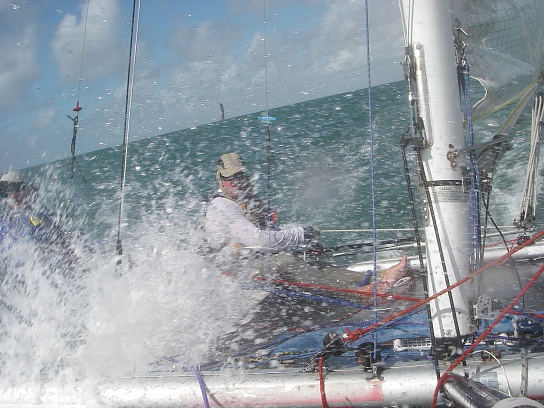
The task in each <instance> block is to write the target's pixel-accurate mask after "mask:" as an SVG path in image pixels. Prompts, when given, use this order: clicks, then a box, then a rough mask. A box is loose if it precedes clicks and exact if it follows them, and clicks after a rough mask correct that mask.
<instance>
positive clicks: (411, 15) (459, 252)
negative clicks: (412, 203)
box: [400, 0, 474, 343]
mask: <svg viewBox="0 0 544 408" xmlns="http://www.w3.org/2000/svg"><path fill="white" fill-rule="evenodd" d="M400 1H401V11H402V12H403V20H404V21H403V23H404V29H405V42H406V47H407V48H406V50H407V60H406V65H407V67H406V68H408V67H409V71H407V74H408V80H409V84H410V85H409V88H410V102H411V103H412V106H413V119H414V124H418V125H415V126H414V132H413V136H414V138H413V144H414V146H416V145H418V144H419V146H420V147H419V148H418V149H416V152H417V151H418V150H419V151H420V152H421V163H420V165H419V167H420V168H419V170H420V172H419V174H420V180H419V181H420V185H421V189H420V190H421V193H422V199H423V203H424V209H423V220H424V223H425V239H426V249H427V282H428V289H429V295H433V294H435V293H437V292H439V291H441V290H443V289H444V288H446V287H447V286H448V283H449V284H450V285H451V284H453V283H455V282H457V281H458V280H460V279H462V278H464V277H466V276H467V275H468V274H469V271H470V268H469V247H470V245H469V243H470V236H469V203H468V201H469V200H468V193H465V192H464V191H463V185H462V184H463V183H462V174H461V168H462V167H464V163H463V159H462V158H459V160H458V162H459V163H458V164H459V165H458V166H456V165H452V162H450V160H448V158H447V155H448V152H450V151H451V150H452V148H454V149H463V148H464V147H465V142H464V131H463V114H462V110H461V103H460V96H459V84H458V78H457V68H456V67H457V59H456V51H455V47H454V36H453V30H452V17H451V8H450V3H449V1H445V0H400ZM418 142H419V143H418ZM421 170H423V171H421ZM425 187H426V188H425ZM429 199H430V201H431V202H432V207H431V206H429ZM433 213H434V214H433ZM472 296H473V294H472V291H471V290H470V288H469V287H468V286H467V284H465V285H462V286H460V287H459V288H456V289H454V290H452V291H451V295H450V294H444V295H442V296H440V297H439V298H437V299H436V300H435V301H433V302H432V303H431V305H430V306H431V315H432V321H433V329H434V336H435V338H436V339H437V340H438V341H439V342H440V341H441V342H442V343H444V342H445V343H448V342H449V340H451V341H452V342H453V343H455V338H457V337H458V336H460V337H463V336H465V335H467V334H469V333H472V332H473V331H474V327H473V325H472V324H471V321H472V319H471V307H470V298H471V297H472ZM452 304H453V305H454V308H455V312H454V313H452Z"/></svg>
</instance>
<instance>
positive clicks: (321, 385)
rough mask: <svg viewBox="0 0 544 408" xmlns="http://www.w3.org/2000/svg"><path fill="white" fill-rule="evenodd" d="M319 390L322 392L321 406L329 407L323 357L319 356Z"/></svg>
mask: <svg viewBox="0 0 544 408" xmlns="http://www.w3.org/2000/svg"><path fill="white" fill-rule="evenodd" d="M318 370H319V392H320V393H321V406H322V407H323V408H329V404H328V403H327V394H326V393H325V376H324V375H323V357H319V365H318Z"/></svg>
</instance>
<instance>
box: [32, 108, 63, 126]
mask: <svg viewBox="0 0 544 408" xmlns="http://www.w3.org/2000/svg"><path fill="white" fill-rule="evenodd" d="M57 116H58V114H57V111H56V109H54V108H48V109H42V110H40V111H39V112H38V116H37V117H36V120H35V121H34V123H33V124H32V127H33V128H34V129H43V128H45V127H47V126H50V125H51V124H53V122H54V120H56V119H57Z"/></svg>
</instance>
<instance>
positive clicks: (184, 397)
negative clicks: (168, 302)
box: [99, 354, 544, 408]
mask: <svg viewBox="0 0 544 408" xmlns="http://www.w3.org/2000/svg"><path fill="white" fill-rule="evenodd" d="M526 363H527V365H528V367H529V368H528V371H526V372H525V373H524V372H523V371H522V370H523V364H522V359H521V357H520V356H519V355H517V356H512V357H511V358H509V359H502V360H501V364H500V365H498V364H497V363H495V362H481V361H476V360H474V361H470V362H469V363H468V366H467V367H466V368H465V371H466V372H467V373H468V375H469V378H472V379H475V380H477V381H479V382H482V383H483V384H485V385H488V386H490V387H493V388H496V389H498V390H500V391H502V392H503V393H505V394H508V393H512V395H514V396H517V395H519V393H520V389H522V387H525V390H526V396H527V397H529V398H532V399H543V398H544V355H543V354H535V355H531V356H530V358H528V359H527V360H526ZM444 369H445V367H441V370H442V372H443V370H444ZM465 371H463V368H459V369H456V370H454V372H457V373H458V374H461V375H463V374H464V372H465ZM199 375H200V377H201V380H202V382H201V383H199V379H198V376H197V375H196V374H193V373H183V374H170V375H147V376H146V375H143V376H134V377H127V378H123V379H119V380H117V381H115V382H114V383H108V384H103V385H101V386H100V387H99V395H100V396H101V400H102V402H103V403H105V404H107V405H111V406H116V407H150V406H153V407H164V408H166V407H195V406H203V401H204V400H203V398H204V397H203V394H202V390H203V389H205V390H206V391H207V394H206V395H207V398H208V400H209V405H210V406H224V407H286V406H294V407H322V406H323V401H324V399H326V402H327V404H328V406H330V407H340V406H342V407H345V406H350V407H383V406H429V405H431V404H432V400H433V393H434V390H435V387H436V384H437V379H436V372H435V369H434V367H433V366H432V365H431V364H430V363H429V362H427V361H426V360H423V361H422V362H410V363H399V364H394V365H393V366H391V367H388V368H387V369H386V370H384V372H383V373H381V374H380V376H381V378H372V375H371V373H369V372H366V371H364V370H363V369H362V368H352V369H342V370H338V371H332V372H329V373H325V374H324V381H323V391H322V390H321V385H320V384H321V382H320V379H319V375H318V373H315V372H312V373H308V372H301V371H294V370H291V369H285V370H281V369H278V370H277V371H274V372H267V371H265V370H262V371H260V370H256V371H248V372H237V371H233V372H203V373H200V374H199ZM522 379H526V384H523V385H522Z"/></svg>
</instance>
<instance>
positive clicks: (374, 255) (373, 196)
mask: <svg viewBox="0 0 544 408" xmlns="http://www.w3.org/2000/svg"><path fill="white" fill-rule="evenodd" d="M368 17H369V10H368V0H365V27H366V30H365V31H366V32H365V34H366V35H365V41H366V67H367V82H368V84H367V92H368V131H369V136H370V186H371V192H372V193H371V203H372V204H371V205H372V243H373V251H372V261H373V277H374V285H373V291H374V296H373V297H374V322H377V321H378V297H377V293H378V280H377V279H376V265H377V250H376V244H377V240H378V239H377V236H376V184H375V183H376V182H375V179H374V174H375V170H374V132H373V131H372V77H371V64H370V26H369V18H368ZM373 339H374V351H373V353H374V358H376V359H377V350H378V339H377V337H376V335H375V334H373Z"/></svg>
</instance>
